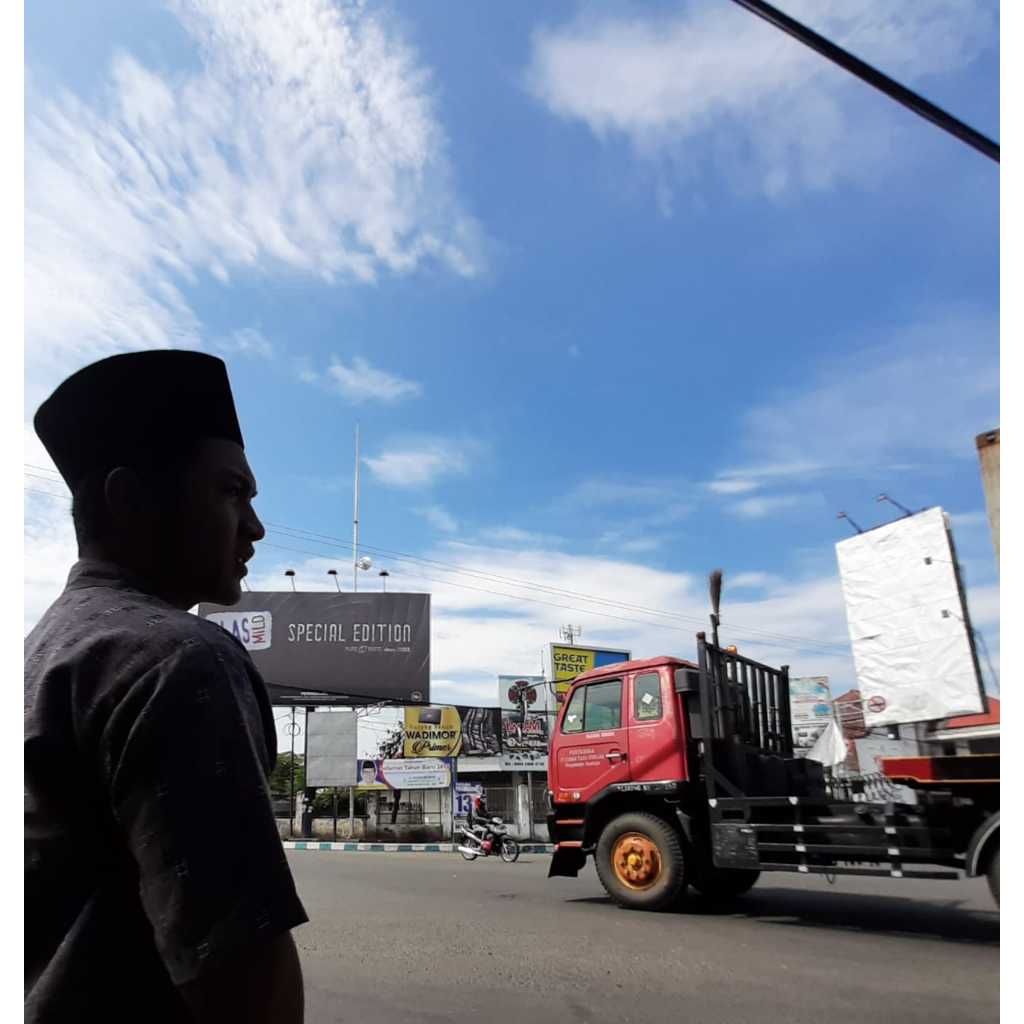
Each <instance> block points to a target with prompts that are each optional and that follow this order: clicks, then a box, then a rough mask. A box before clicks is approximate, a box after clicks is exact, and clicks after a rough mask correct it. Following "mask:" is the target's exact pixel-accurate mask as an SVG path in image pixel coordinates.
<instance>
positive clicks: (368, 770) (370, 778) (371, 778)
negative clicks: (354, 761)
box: [363, 765, 377, 785]
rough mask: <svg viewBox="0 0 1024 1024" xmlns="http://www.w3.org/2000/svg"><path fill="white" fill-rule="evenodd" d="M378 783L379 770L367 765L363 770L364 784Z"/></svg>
mask: <svg viewBox="0 0 1024 1024" xmlns="http://www.w3.org/2000/svg"><path fill="white" fill-rule="evenodd" d="M376 781H377V770H376V769H375V768H373V767H371V766H370V765H366V766H365V767H364V768H363V782H365V783H366V784H367V785H369V784H370V783H371V782H376Z"/></svg>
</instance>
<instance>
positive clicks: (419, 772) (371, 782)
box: [348, 757, 452, 791]
mask: <svg viewBox="0 0 1024 1024" xmlns="http://www.w3.org/2000/svg"><path fill="white" fill-rule="evenodd" d="M350 778H351V779H352V780H353V782H354V784H355V786H356V788H357V789H359V790H364V791H366V790H370V791H372V790H385V789H447V788H448V787H450V786H451V784H452V762H451V759H450V758H447V757H446V758H435V757H398V758H384V759H379V758H377V759H374V760H369V759H366V760H362V761H360V762H359V763H358V765H357V766H356V771H354V772H353V774H352V775H351V776H350ZM353 782H350V783H348V784H349V785H352V784H353Z"/></svg>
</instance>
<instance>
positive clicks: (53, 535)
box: [24, 463, 78, 633]
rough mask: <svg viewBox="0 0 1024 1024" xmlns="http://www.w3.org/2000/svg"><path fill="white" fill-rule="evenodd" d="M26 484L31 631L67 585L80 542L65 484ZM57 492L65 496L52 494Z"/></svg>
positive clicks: (27, 627) (27, 618)
mask: <svg viewBox="0 0 1024 1024" xmlns="http://www.w3.org/2000/svg"><path fill="white" fill-rule="evenodd" d="M40 465H41V463H40ZM25 487H26V490H25V560H24V565H25V573H24V597H25V612H24V615H25V620H24V628H25V632H26V633H28V632H29V631H30V630H31V629H32V628H33V627H34V626H35V624H36V622H38V621H39V619H40V617H41V616H42V614H43V612H45V611H46V609H47V608H48V607H49V606H50V605H51V604H53V602H54V601H55V600H56V599H57V598H58V597H59V596H60V594H61V591H62V590H63V589H64V584H65V583H66V582H67V578H68V572H69V571H70V569H71V566H72V565H74V563H75V561H76V560H77V559H78V545H77V543H76V541H75V531H74V527H73V526H72V523H71V498H70V495H68V494H67V489H66V488H65V487H64V485H63V484H62V483H60V482H59V481H55V482H54V483H53V484H50V483H46V482H43V481H39V480H33V479H31V478H29V479H26V481H25ZM43 491H46V492H48V493H47V494H43V493H41V492H43ZM58 494H62V495H63V496H61V497H56V496H51V495H58Z"/></svg>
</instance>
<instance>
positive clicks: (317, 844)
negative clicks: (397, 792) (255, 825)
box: [283, 839, 555, 853]
mask: <svg viewBox="0 0 1024 1024" xmlns="http://www.w3.org/2000/svg"><path fill="white" fill-rule="evenodd" d="M283 845H284V848H285V849H286V850H326V851H329V852H331V853H456V852H457V851H458V846H457V845H456V844H455V843H355V842H340V843H332V842H330V841H325V840H322V839H286V840H284V842H283ZM554 850H555V848H554V846H552V845H551V844H550V843H520V844H519V852H520V853H554Z"/></svg>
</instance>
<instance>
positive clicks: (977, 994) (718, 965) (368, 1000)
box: [288, 851, 999, 1024]
mask: <svg viewBox="0 0 1024 1024" xmlns="http://www.w3.org/2000/svg"><path fill="white" fill-rule="evenodd" d="M288 859H289V862H290V863H291V865H292V871H293V872H294V875H295V879H296V882H297V884H298V887H299V892H300V895H301V896H302V899H303V901H304V903H305V905H306V910H307V912H308V913H309V915H310V919H311V920H310V923H309V924H306V925H303V926H302V927H301V928H299V929H297V930H296V931H295V933H294V934H295V939H296V942H297V944H298V947H299V954H300V956H301V958H302V966H303V972H304V974H305V979H306V1020H307V1021H308V1022H309V1024H334V1022H339V1021H345V1022H353V1024H355V1022H360V1024H363V1022H365V1024H399V1022H402V1024H406V1022H410V1021H412V1022H416V1024H434V1022H441V1021H460V1022H469V1021H478V1022H479V1024H498V1022H499V1021H500V1022H502V1024H518V1022H521V1021H529V1022H531V1024H547V1022H549V1021H550V1022H554V1021H559V1022H571V1021H614V1022H616V1024H625V1022H629V1021H642V1022H645V1024H649V1022H656V1021H674V1022H679V1021H687V1022H694V1024H743V1022H746V1021H751V1022H754V1021H756V1022H759V1024H760V1022H766V1021H771V1022H779V1024H782V1022H785V1024H802V1022H807V1024H844V1022H847V1021H849V1022H851V1024H887V1022H890V1021H891V1022H893V1024H896V1022H898V1024H917V1022H920V1024H924V1022H927V1024H943V1022H947V1021H948V1022H956V1024H970V1022H974V1021H978V1022H985V1024H992V1022H993V1021H996V1020H998V1016H999V975H998V971H999V916H998V914H997V913H996V912H995V910H994V908H993V905H992V903H991V901H990V899H989V895H988V890H987V889H986V887H985V883H984V882H983V881H980V880H971V881H963V882H915V881H906V880H904V881H889V880H885V879H843V878H839V879H837V880H836V884H835V885H833V886H830V885H828V883H827V882H826V881H825V880H824V879H822V878H797V877H794V876H789V875H766V876H764V877H763V878H762V880H761V882H760V883H759V884H758V886H757V887H756V888H755V889H754V890H752V892H751V893H750V894H749V895H748V896H746V897H744V898H743V899H742V900H740V901H737V902H736V903H735V904H733V905H732V907H731V908H729V909H728V910H722V909H718V910H710V909H708V908H706V907H704V908H701V907H694V908H691V909H690V910H687V911H684V912H681V913H673V914H647V913H639V912H636V911H626V910H621V909H619V908H618V907H616V906H615V905H614V904H612V903H611V902H610V901H609V900H608V899H607V898H606V896H605V895H604V890H603V889H602V888H601V886H600V883H599V882H598V881H597V877H596V875H595V873H594V869H593V866H592V865H588V866H587V868H586V869H585V871H584V872H583V873H581V875H580V878H579V879H576V880H573V879H551V880H548V879H547V877H546V874H547V868H548V863H549V859H548V858H547V857H544V856H523V857H522V858H521V859H520V861H519V862H518V863H517V864H512V865H508V864H503V863H501V862H500V861H497V860H485V861H476V862H474V863H466V862H464V861H463V860H462V858H461V857H459V856H458V855H457V854H455V855H451V854H371V853H361V854H359V853H357V854H352V853H349V854H346V853H328V852H318V851H296V852H290V853H289V854H288Z"/></svg>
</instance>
